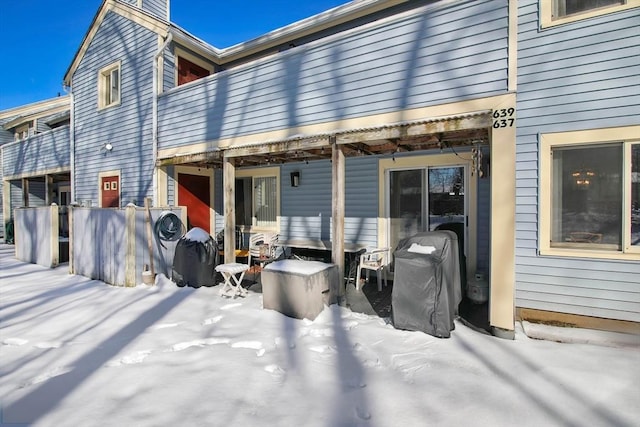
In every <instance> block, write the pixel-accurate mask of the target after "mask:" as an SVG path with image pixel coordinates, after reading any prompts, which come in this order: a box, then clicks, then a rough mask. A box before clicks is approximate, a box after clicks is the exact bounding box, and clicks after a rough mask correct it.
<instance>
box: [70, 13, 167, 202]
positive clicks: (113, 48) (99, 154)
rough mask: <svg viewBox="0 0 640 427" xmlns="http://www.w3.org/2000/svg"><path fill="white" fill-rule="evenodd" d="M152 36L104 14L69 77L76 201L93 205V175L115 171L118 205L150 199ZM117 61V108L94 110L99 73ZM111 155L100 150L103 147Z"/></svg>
mask: <svg viewBox="0 0 640 427" xmlns="http://www.w3.org/2000/svg"><path fill="white" fill-rule="evenodd" d="M156 50H157V36H156V34H155V33H152V32H150V31H149V30H146V29H144V28H142V27H140V26H139V25H137V24H135V23H133V22H131V21H129V20H128V19H126V18H124V17H122V16H119V15H117V14H114V13H109V14H108V15H107V16H106V18H105V20H104V21H103V23H102V24H101V26H100V28H99V30H98V32H97V34H96V36H95V37H94V39H93V41H92V43H91V45H90V47H89V49H88V51H87V52H86V54H85V56H84V57H83V59H82V62H81V63H80V66H79V67H78V70H77V71H76V73H75V74H74V76H73V92H74V98H75V122H76V128H75V139H76V156H77V158H78V159H82V161H79V162H76V183H75V184H76V200H85V199H91V200H98V193H97V192H98V173H99V172H101V171H107V170H113V169H118V170H119V171H120V177H121V181H120V185H121V195H120V200H121V205H122V206H124V205H126V204H127V203H129V202H134V203H136V204H142V203H143V200H144V198H145V197H150V196H151V195H152V190H153V189H152V179H151V176H152V174H153V164H152V161H151V159H152V158H153V153H152V146H153V144H152V143H151V138H152V135H151V123H152V104H151V98H152V70H153V68H152V64H153V55H154V54H155V52H156ZM116 61H121V73H120V74H121V104H120V105H117V106H114V107H108V108H105V109H102V110H98V97H97V87H98V86H97V85H98V80H97V79H98V72H99V70H100V69H102V68H103V67H105V66H108V65H110V64H113V63H115V62H116ZM107 142H109V143H110V144H111V145H112V146H113V150H112V151H111V152H108V153H107V152H105V151H103V150H100V147H102V146H103V145H104V144H105V143H107Z"/></svg>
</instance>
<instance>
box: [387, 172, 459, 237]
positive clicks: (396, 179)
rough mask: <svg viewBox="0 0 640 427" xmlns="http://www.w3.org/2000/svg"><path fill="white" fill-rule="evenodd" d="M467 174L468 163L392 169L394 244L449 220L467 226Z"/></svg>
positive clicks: (390, 209) (390, 203) (391, 234)
mask: <svg viewBox="0 0 640 427" xmlns="http://www.w3.org/2000/svg"><path fill="white" fill-rule="evenodd" d="M465 176H466V171H465V167H464V166H446V167H424V168H417V169H416V168H413V169H402V170H390V171H389V172H388V177H387V182H388V187H387V188H388V195H389V197H388V206H387V212H388V213H389V244H390V247H391V248H395V247H396V246H397V245H398V242H399V241H400V240H401V239H404V238H406V237H409V236H412V235H414V234H416V233H418V232H421V231H433V230H435V229H436V228H437V227H438V226H440V225H441V224H445V223H462V224H464V225H465V227H464V228H465V229H466V218H467V200H466V198H465V193H466V192H465V186H466V179H465ZM466 240H467V239H465V241H466Z"/></svg>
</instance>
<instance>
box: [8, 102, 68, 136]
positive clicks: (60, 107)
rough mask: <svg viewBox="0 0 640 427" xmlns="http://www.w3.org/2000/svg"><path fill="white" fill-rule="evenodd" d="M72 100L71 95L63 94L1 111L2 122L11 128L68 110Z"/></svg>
mask: <svg viewBox="0 0 640 427" xmlns="http://www.w3.org/2000/svg"><path fill="white" fill-rule="evenodd" d="M70 102H71V98H70V96H69V95H63V96H58V97H56V98H51V99H46V100H44V101H38V102H33V103H31V104H26V105H21V106H19V107H15V108H10V109H8V110H3V111H0V124H1V125H2V127H3V128H4V129H10V128H12V127H15V126H18V125H20V124H22V123H24V122H25V121H29V120H33V119H34V118H39V117H42V116H46V115H50V114H52V113H57V112H63V111H68V110H69V109H70V107H71V104H70Z"/></svg>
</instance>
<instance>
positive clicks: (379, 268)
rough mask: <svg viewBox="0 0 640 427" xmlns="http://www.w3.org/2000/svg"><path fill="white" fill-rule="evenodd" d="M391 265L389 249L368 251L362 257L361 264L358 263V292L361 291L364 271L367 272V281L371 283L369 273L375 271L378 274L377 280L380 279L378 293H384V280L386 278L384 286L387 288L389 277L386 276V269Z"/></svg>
mask: <svg viewBox="0 0 640 427" xmlns="http://www.w3.org/2000/svg"><path fill="white" fill-rule="evenodd" d="M388 263H389V248H375V249H368V250H367V251H366V252H365V253H363V254H362V255H360V262H359V263H358V273H357V275H356V290H360V289H361V286H360V277H361V274H362V270H363V269H364V270H366V272H365V274H366V280H367V281H369V273H370V272H371V271H372V270H373V271H375V272H376V278H377V279H378V292H380V291H382V280H383V278H384V285H385V286H387V275H386V274H385V273H386V272H385V268H386V266H387V264H388Z"/></svg>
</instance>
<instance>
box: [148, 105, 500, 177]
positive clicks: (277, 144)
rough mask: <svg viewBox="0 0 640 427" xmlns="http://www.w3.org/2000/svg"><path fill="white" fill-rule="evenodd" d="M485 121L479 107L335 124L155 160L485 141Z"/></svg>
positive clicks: (266, 158) (249, 160)
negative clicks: (451, 113) (365, 124)
mask: <svg viewBox="0 0 640 427" xmlns="http://www.w3.org/2000/svg"><path fill="white" fill-rule="evenodd" d="M491 123H492V118H491V112H490V111H481V112H474V113H469V114H464V115H456V116H442V117H434V118H429V119H422V120H414V121H402V122H396V123H386V124H381V125H379V126H369V127H361V128H352V129H336V130H333V131H331V132H322V133H316V134H298V135H292V136H290V137H287V138H282V139H274V140H256V141H255V142H251V143H247V144H243V145H238V146H233V147H228V148H225V149H216V150H215V151H206V152H201V153H190V154H185V155H178V156H174V157H172V158H167V159H160V160H158V162H157V166H166V165H170V164H185V163H189V164H198V165H200V166H206V165H213V166H214V167H218V166H220V165H221V163H222V160H223V158H235V159H237V160H238V161H239V164H241V165H243V166H252V165H264V164H269V163H274V164H279V163H287V162H299V161H310V160H319V159H328V158H330V157H331V144H333V143H335V144H338V145H341V146H342V147H343V150H344V153H345V156H347V157H353V156H365V155H375V154H392V153H398V152H411V151H419V150H427V149H433V148H446V147H455V146H462V145H473V144H477V143H486V142H488V138H489V128H490V127H491Z"/></svg>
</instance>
